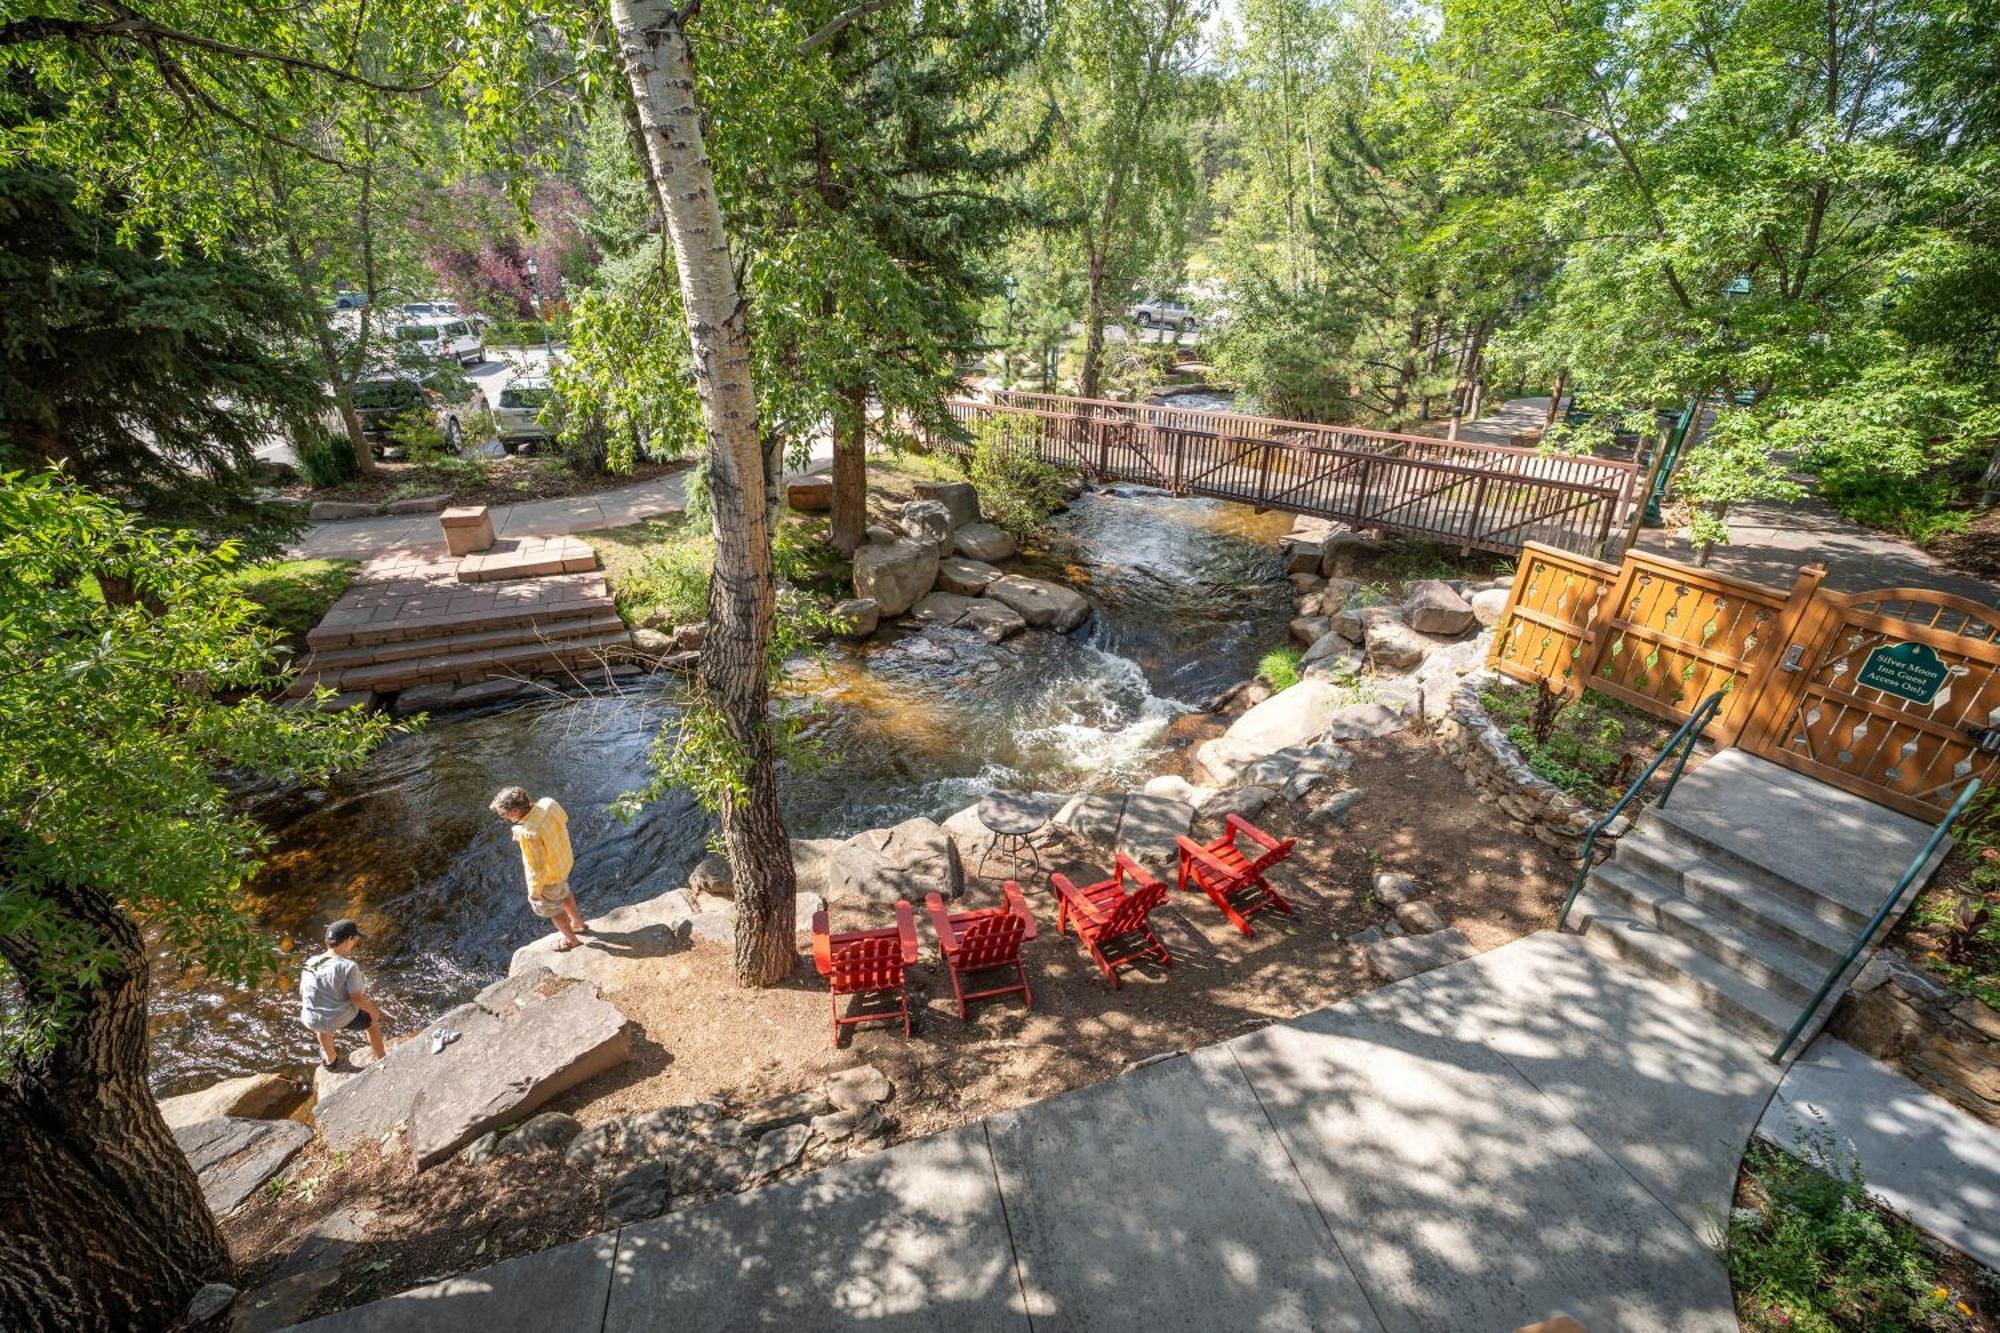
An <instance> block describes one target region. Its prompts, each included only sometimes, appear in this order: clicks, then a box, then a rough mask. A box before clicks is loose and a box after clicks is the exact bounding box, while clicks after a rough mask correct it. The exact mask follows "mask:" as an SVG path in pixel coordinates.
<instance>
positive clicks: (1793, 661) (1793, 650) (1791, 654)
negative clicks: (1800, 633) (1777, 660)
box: [1783, 643, 1806, 671]
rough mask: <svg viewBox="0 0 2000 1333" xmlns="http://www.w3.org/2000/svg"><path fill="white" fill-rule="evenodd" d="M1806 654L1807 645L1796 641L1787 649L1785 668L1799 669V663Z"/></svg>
mask: <svg viewBox="0 0 2000 1333" xmlns="http://www.w3.org/2000/svg"><path fill="white" fill-rule="evenodd" d="M1805 655H1806V646H1805V645H1804V644H1802V643H1795V644H1793V645H1792V646H1791V647H1789V648H1787V649H1785V660H1784V663H1783V666H1784V668H1785V670H1787V671H1797V670H1798V669H1799V663H1800V662H1801V661H1803V660H1804V658H1805Z"/></svg>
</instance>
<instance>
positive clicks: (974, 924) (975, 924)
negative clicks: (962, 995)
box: [958, 908, 1028, 972]
mask: <svg viewBox="0 0 2000 1333" xmlns="http://www.w3.org/2000/svg"><path fill="white" fill-rule="evenodd" d="M1027 930H1028V923H1027V922H1025V921H1023V920H1021V918H1020V917H1018V916H1015V915H1014V914H1013V913H1012V912H1009V911H1006V910H1004V909H1001V908H994V909H991V910H988V911H984V912H981V913H979V914H978V915H977V916H975V917H974V918H973V919H972V920H971V921H968V922H966V923H965V928H964V929H963V930H961V931H960V932H959V936H958V967H959V970H960V971H966V972H969V971H973V970H974V969H977V968H982V967H1002V966H1005V965H1006V964H1008V963H1011V962H1013V961H1015V960H1016V959H1018V958H1019V957H1020V956H1021V940H1022V937H1023V936H1025V935H1026V934H1027Z"/></svg>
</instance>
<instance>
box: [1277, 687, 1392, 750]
mask: <svg viewBox="0 0 2000 1333" xmlns="http://www.w3.org/2000/svg"><path fill="white" fill-rule="evenodd" d="M1293 688H1294V689H1296V688H1298V687H1297V686H1294V687H1293ZM1407 725H1408V719H1406V718H1405V717H1404V716H1403V712H1402V710H1401V709H1398V708H1392V707H1390V706H1389V705H1388V704H1385V703H1376V702H1369V703H1365V704H1349V705H1348V706H1347V707H1345V708H1340V709H1336V710H1335V711H1334V712H1333V713H1332V715H1330V716H1329V717H1328V718H1327V720H1326V730H1325V731H1324V732H1322V733H1321V734H1322V735H1324V736H1325V737H1326V738H1327V739H1328V740H1334V741H1368V740H1374V739H1375V738H1376V737H1377V736H1387V735H1388V734H1389V733H1390V732H1392V731H1401V730H1402V729H1403V728H1404V727H1405V726H1407Z"/></svg>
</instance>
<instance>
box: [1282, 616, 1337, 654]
mask: <svg viewBox="0 0 2000 1333" xmlns="http://www.w3.org/2000/svg"><path fill="white" fill-rule="evenodd" d="M1290 633H1291V638H1292V642H1293V643H1296V644H1298V645H1299V646H1300V647H1301V648H1304V647H1308V646H1310V645H1312V644H1315V643H1318V642H1319V641H1320V640H1321V639H1322V638H1325V637H1326V636H1327V635H1329V634H1331V633H1333V621H1332V620H1330V619H1328V618H1327V617H1326V616H1298V617H1295V618H1294V619H1293V620H1292V623H1291V626H1290Z"/></svg>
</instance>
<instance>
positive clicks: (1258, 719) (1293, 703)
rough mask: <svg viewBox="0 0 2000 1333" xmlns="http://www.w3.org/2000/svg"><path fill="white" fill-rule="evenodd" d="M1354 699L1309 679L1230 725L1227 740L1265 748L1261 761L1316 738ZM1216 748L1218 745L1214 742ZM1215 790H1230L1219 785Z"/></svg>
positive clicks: (1272, 697)
mask: <svg viewBox="0 0 2000 1333" xmlns="http://www.w3.org/2000/svg"><path fill="white" fill-rule="evenodd" d="M1351 697H1352V696H1351V695H1349V694H1347V693H1345V692H1344V691H1342V690H1340V689H1339V688H1338V687H1337V686H1335V685H1334V684H1333V683H1332V682H1331V681H1327V680H1322V679H1320V678H1318V677H1316V676H1308V677H1306V678H1305V679H1303V680H1301V681H1300V682H1299V683H1298V684H1296V685H1294V686H1292V687H1291V688H1290V689H1288V690H1280V691H1279V692H1278V693H1276V694H1274V695H1272V696H1271V697H1270V698H1268V699H1266V700H1265V701H1264V702H1263V703H1260V704H1258V705H1257V706H1256V707H1255V708H1253V709H1251V710H1250V711H1249V712H1247V713H1245V714H1244V715H1243V716H1242V717H1239V718H1237V719H1236V720H1235V721H1234V722H1232V723H1230V724H1229V730H1228V731H1226V732H1224V733H1223V739H1224V740H1229V741H1236V742H1238V743H1239V744H1243V745H1247V746H1260V747H1262V749H1261V752H1260V755H1259V757H1262V755H1265V754H1270V753H1271V752H1272V751H1274V750H1282V749H1284V748H1285V747H1286V746H1288V745H1297V744H1298V743H1299V742H1301V741H1309V740H1312V739H1314V738H1316V737H1317V736H1318V735H1319V734H1320V733H1321V732H1323V731H1325V730H1326V724H1327V721H1328V719H1330V718H1331V717H1332V716H1333V715H1334V714H1335V713H1336V712H1338V711H1339V710H1340V709H1341V708H1343V707H1345V706H1346V703H1347V700H1348V699H1349V698H1351ZM1210 744H1211V745H1212V744H1214V742H1212V741H1211V742H1210ZM1213 785H1215V786H1227V785H1229V784H1228V783H1227V782H1217V783H1215V784H1213Z"/></svg>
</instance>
